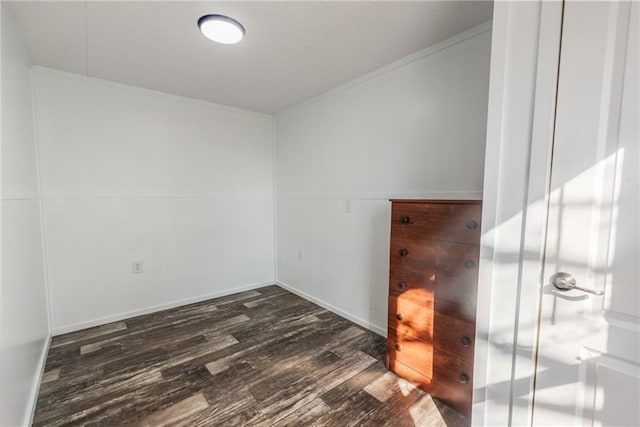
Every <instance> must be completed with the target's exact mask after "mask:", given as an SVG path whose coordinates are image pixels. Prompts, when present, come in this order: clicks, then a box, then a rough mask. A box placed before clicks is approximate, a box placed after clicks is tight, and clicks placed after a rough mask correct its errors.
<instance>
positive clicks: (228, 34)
mask: <svg viewBox="0 0 640 427" xmlns="http://www.w3.org/2000/svg"><path fill="white" fill-rule="evenodd" d="M198 27H200V31H202V34H204V35H205V37H206V38H208V39H210V40H213V41H214V42H218V43H222V44H235V43H238V42H239V41H240V40H242V38H243V37H244V27H243V26H242V24H240V23H239V22H238V21H236V20H235V19H233V18H229V17H228V16H224V15H205V16H203V17H202V18H200V19H198Z"/></svg>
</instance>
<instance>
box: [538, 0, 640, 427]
mask: <svg viewBox="0 0 640 427" xmlns="http://www.w3.org/2000/svg"><path fill="white" fill-rule="evenodd" d="M639 41H640V2H632V3H629V2H620V3H618V2H611V1H608V2H577V1H567V2H566V3H565V6H564V17H563V27H562V40H561V54H560V70H559V77H558V78H559V80H558V98H557V104H556V108H557V111H556V122H555V134H554V135H555V138H554V148H553V160H552V167H551V187H550V200H549V217H548V229H547V240H546V256H545V260H546V261H545V264H544V272H543V277H544V280H545V283H546V285H545V286H544V289H543V294H542V299H541V312H540V328H539V343H538V344H539V345H538V358H537V369H536V379H535V392H534V406H533V423H534V425H544V426H546V425H562V426H568V425H604V426H640V365H639V363H640V256H639V249H638V247H639V246H640V228H639V225H638V223H639V222H640V210H639V209H638V202H639V192H640V190H639V188H640V178H639V176H640V175H639V173H638V170H639V169H640V154H639V150H638V145H640V142H639V140H640V135H639V132H638V127H639V122H640V111H639V109H638V103H639V99H640V85H639V76H640V67H639V63H640V55H639V54H640V45H639ZM559 272H563V273H567V274H566V275H563V276H564V277H559V278H558V280H557V283H556V284H557V285H558V286H559V287H564V288H567V287H571V286H573V285H574V284H573V282H572V280H571V278H570V277H568V275H570V276H572V277H573V278H575V285H576V286H578V287H581V288H584V289H585V290H579V289H570V290H560V289H557V288H556V287H555V286H554V285H553V284H552V281H551V280H550V277H551V276H552V275H553V274H555V273H559Z"/></svg>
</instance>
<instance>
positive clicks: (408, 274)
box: [389, 266, 477, 322]
mask: <svg viewBox="0 0 640 427" xmlns="http://www.w3.org/2000/svg"><path fill="white" fill-rule="evenodd" d="M389 295H390V296H395V297H400V296H401V295H402V296H403V297H405V298H409V299H415V300H417V301H427V300H431V301H433V303H434V304H435V305H437V306H438V307H439V308H440V309H441V311H443V312H448V313H450V314H451V315H452V316H458V317H460V318H463V319H465V320H467V321H470V322H473V321H474V319H475V317H476V300H477V279H476V274H475V273H473V272H471V273H470V274H468V275H465V276H463V277H454V278H452V277H446V276H445V275H443V274H438V273H435V272H433V271H430V272H427V273H419V272H415V271H404V269H403V268H402V266H400V268H392V269H391V271H390V274H389Z"/></svg>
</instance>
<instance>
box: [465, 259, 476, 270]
mask: <svg viewBox="0 0 640 427" xmlns="http://www.w3.org/2000/svg"><path fill="white" fill-rule="evenodd" d="M464 266H465V268H468V269H472V268H475V267H476V263H475V262H473V261H471V260H469V261H467V262H465V263H464Z"/></svg>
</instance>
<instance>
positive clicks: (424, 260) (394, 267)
mask: <svg viewBox="0 0 640 427" xmlns="http://www.w3.org/2000/svg"><path fill="white" fill-rule="evenodd" d="M479 255H480V248H479V247H478V246H472V245H462V244H458V243H450V242H438V241H434V240H411V239H405V238H402V239H391V249H390V254H389V256H390V261H391V264H390V274H392V275H393V276H394V277H403V276H406V277H414V278H420V279H422V280H425V279H426V281H430V280H434V281H442V280H445V281H446V280H448V279H449V278H453V279H456V280H454V281H452V282H451V283H452V284H453V283H464V284H469V283H474V284H475V283H476V281H477V280H478V257H479ZM467 286H468V285H467Z"/></svg>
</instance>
